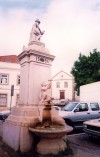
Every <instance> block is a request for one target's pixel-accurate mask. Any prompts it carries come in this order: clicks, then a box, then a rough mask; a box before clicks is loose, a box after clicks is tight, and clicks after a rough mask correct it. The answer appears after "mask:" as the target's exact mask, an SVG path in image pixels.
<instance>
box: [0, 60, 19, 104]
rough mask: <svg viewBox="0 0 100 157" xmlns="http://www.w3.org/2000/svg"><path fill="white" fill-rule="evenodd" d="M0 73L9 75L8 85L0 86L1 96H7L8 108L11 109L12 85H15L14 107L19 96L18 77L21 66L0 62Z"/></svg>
mask: <svg viewBox="0 0 100 157" xmlns="http://www.w3.org/2000/svg"><path fill="white" fill-rule="evenodd" d="M0 73H2V74H8V75H9V81H8V84H7V85H3V84H0V94H7V107H9V106H10V101H11V85H14V96H13V97H12V106H15V105H16V97H17V94H19V85H17V76H18V75H20V65H19V64H16V63H6V62H0Z"/></svg>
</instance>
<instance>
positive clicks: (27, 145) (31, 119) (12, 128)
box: [3, 106, 39, 152]
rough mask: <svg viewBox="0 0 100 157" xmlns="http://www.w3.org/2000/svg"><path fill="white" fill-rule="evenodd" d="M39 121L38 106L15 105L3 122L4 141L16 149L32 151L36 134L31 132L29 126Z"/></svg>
mask: <svg viewBox="0 0 100 157" xmlns="http://www.w3.org/2000/svg"><path fill="white" fill-rule="evenodd" d="M37 122H39V110H38V107H37V106H23V107H14V108H13V109H12V111H11V115H10V116H9V117H8V118H7V119H6V120H5V122H4V124H3V142H4V143H6V144H7V145H9V146H10V147H11V148H12V149H14V150H15V151H18V150H20V151H21V152H28V151H30V150H31V148H32V143H33V142H34V136H33V135H32V134H31V133H29V127H30V126H32V125H34V124H35V123H37Z"/></svg>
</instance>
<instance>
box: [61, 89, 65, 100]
mask: <svg viewBox="0 0 100 157" xmlns="http://www.w3.org/2000/svg"><path fill="white" fill-rule="evenodd" d="M60 99H65V92H64V91H60Z"/></svg>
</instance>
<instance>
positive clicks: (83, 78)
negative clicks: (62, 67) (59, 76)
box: [71, 49, 100, 95]
mask: <svg viewBox="0 0 100 157" xmlns="http://www.w3.org/2000/svg"><path fill="white" fill-rule="evenodd" d="M71 74H72V75H73V76H74V79H75V90H76V91H77V94H78V95H79V88H80V86H81V85H85V84H88V83H92V82H96V81H100V52H98V51H97V49H94V50H93V52H90V53H89V56H85V55H82V54H81V53H80V55H79V57H78V60H77V61H75V62H74V65H73V67H72V70H71Z"/></svg>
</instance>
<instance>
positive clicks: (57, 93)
mask: <svg viewBox="0 0 100 157" xmlns="http://www.w3.org/2000/svg"><path fill="white" fill-rule="evenodd" d="M51 81H52V94H51V95H52V97H53V98H54V99H60V100H61V99H66V100H68V99H69V100H71V101H72V100H74V99H75V92H74V78H73V77H72V76H71V75H69V74H67V73H66V72H64V71H63V70H61V71H60V72H59V73H57V74H56V75H55V76H53V77H52V79H51Z"/></svg>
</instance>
